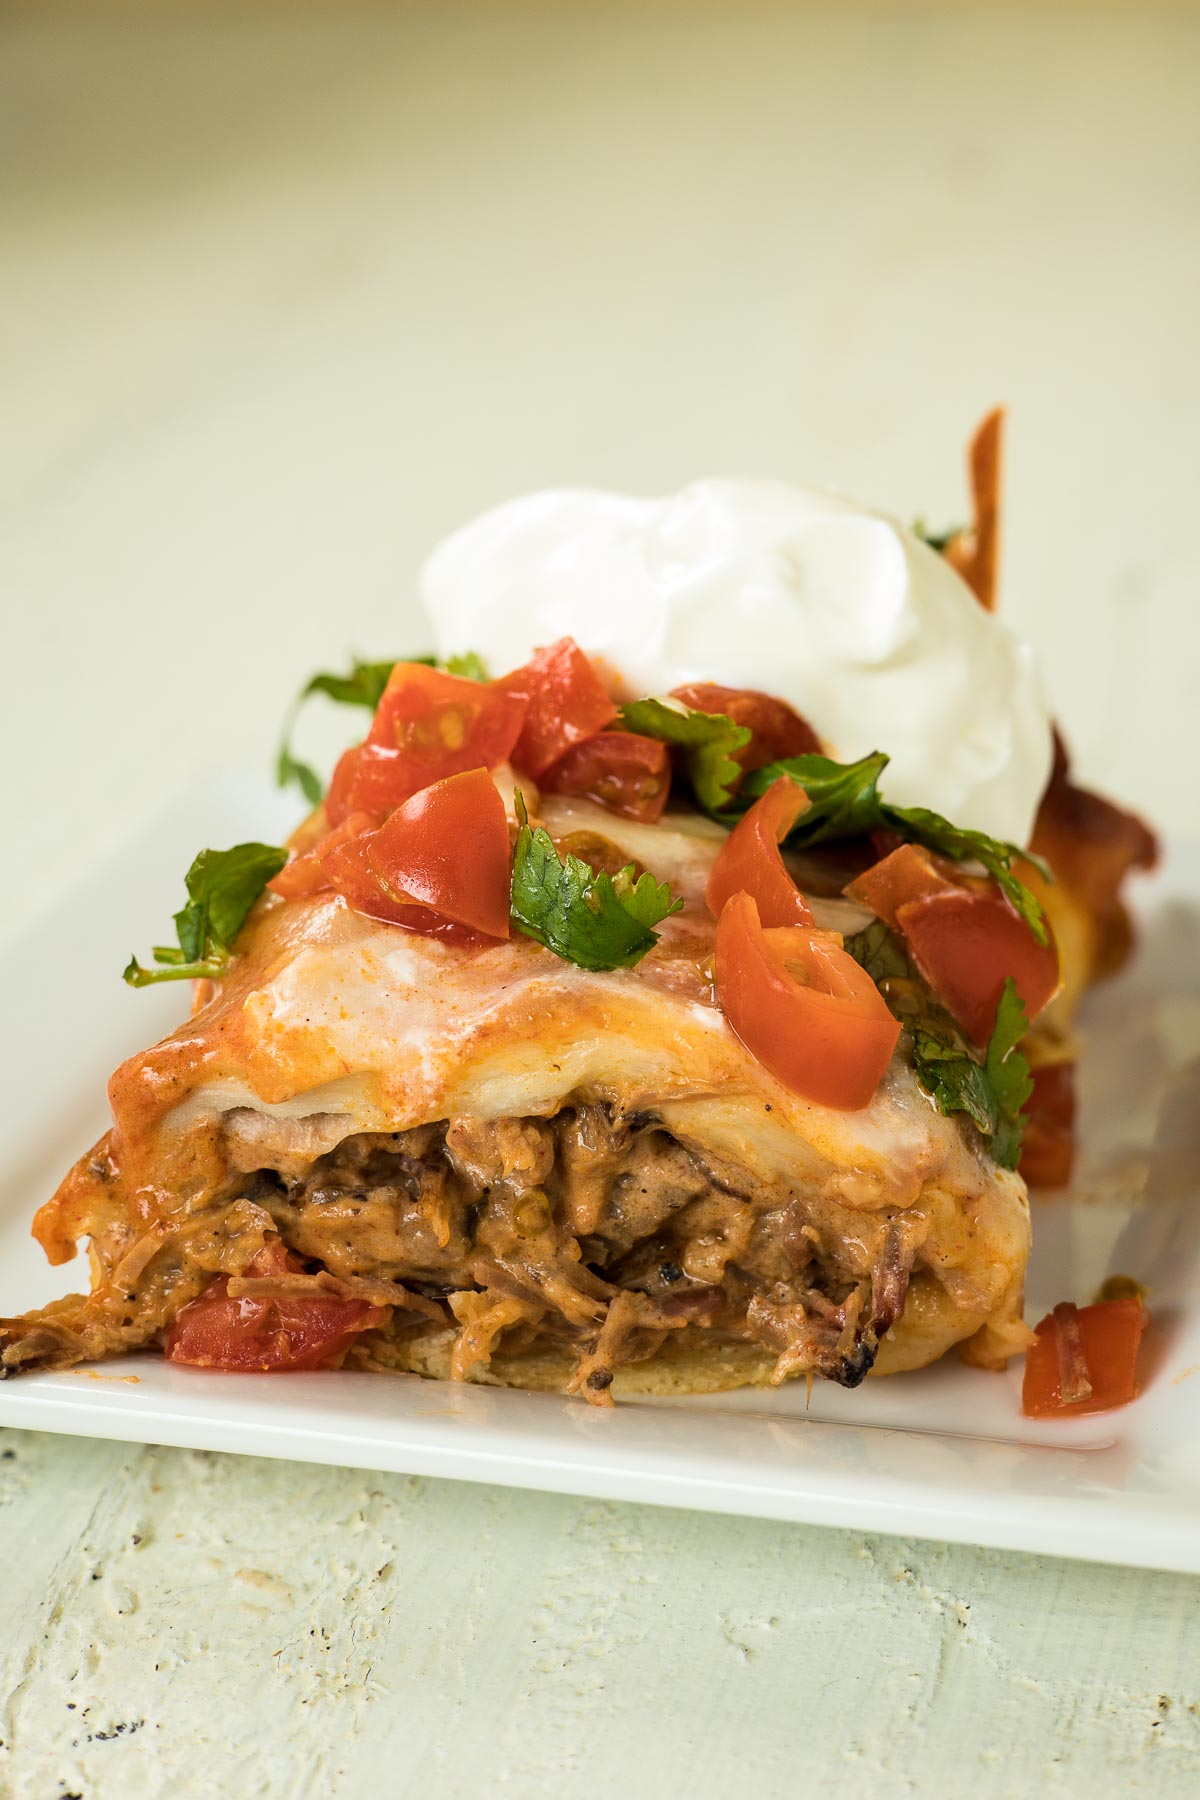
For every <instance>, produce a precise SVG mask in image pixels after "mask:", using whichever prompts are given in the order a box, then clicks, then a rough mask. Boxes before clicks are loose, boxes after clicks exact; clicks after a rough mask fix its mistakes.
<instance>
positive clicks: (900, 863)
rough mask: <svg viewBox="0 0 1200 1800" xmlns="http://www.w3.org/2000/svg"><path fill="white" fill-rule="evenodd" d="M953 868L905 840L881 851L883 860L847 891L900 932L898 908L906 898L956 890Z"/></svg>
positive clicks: (927, 851)
mask: <svg viewBox="0 0 1200 1800" xmlns="http://www.w3.org/2000/svg"><path fill="white" fill-rule="evenodd" d="M950 867H951V865H950V864H949V863H947V862H945V861H944V860H943V859H942V858H941V857H935V856H934V855H933V853H932V852H931V851H929V850H925V849H923V848H922V847H921V846H920V845H919V844H905V843H901V844H898V845H896V846H895V847H894V848H890V849H889V850H887V851H884V852H883V853H881V855H880V859H879V861H878V862H876V863H872V865H871V867H870V868H869V869H864V871H863V873H862V874H861V875H858V876H856V877H855V879H854V880H853V881H852V882H851V883H850V886H849V887H848V888H847V889H846V892H847V893H848V894H849V895H850V898H851V899H852V900H857V901H859V903H860V904H861V905H863V906H869V907H870V909H871V911H872V912H873V913H874V914H875V915H876V917H877V918H880V919H882V920H883V922H884V924H885V925H890V926H891V928H892V930H893V931H898V930H899V929H900V927H899V925H898V923H897V920H896V911H897V909H898V908H899V907H901V906H903V905H904V904H905V902H906V901H908V900H919V899H923V898H924V896H925V895H926V894H948V893H952V892H953V890H954V888H955V886H956V885H957V884H956V883H955V881H954V878H953V876H952V875H951V874H950Z"/></svg>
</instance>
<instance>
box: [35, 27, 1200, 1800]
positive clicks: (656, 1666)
mask: <svg viewBox="0 0 1200 1800" xmlns="http://www.w3.org/2000/svg"><path fill="white" fill-rule="evenodd" d="M1198 53H1200V26H1198V21H1197V19H1196V17H1195V16H1192V15H1188V14H1187V13H1186V12H1184V11H1177V12H1175V13H1163V14H1157V13H1155V14H1151V13H1148V12H1147V13H1143V12H1132V11H1131V12H1130V13H1128V14H1124V15H1123V14H1121V13H1119V12H1118V13H1105V14H1095V15H1092V14H1090V13H1088V12H1086V11H1083V10H1080V9H1069V10H1068V11H1066V12H1064V13H1062V14H1060V15H1056V16H1053V17H1045V16H1043V17H1038V16H1036V15H1035V14H1031V13H1024V12H1018V13H1016V14H1012V15H1000V14H997V15H995V16H993V15H990V14H988V13H987V12H976V11H973V10H972V11H971V12H970V13H969V14H965V15H959V14H954V13H943V12H939V11H937V10H935V11H932V12H922V13H919V14H918V13H914V14H913V15H911V16H910V15H908V14H905V13H901V12H898V11H895V10H892V9H884V10H883V11H874V10H872V11H864V12H862V13H858V12H855V11H853V10H851V9H847V8H838V9H836V10H835V9H830V10H829V11H828V12H825V11H821V10H813V11H806V10H803V9H800V10H796V11H789V10H788V9H785V8H776V9H767V10H765V11H763V12H761V13H760V12H758V11H753V10H751V9H746V8H735V7H732V6H731V7H730V8H728V9H727V10H726V11H725V12H723V13H722V12H721V11H719V10H717V11H712V10H705V11H701V12H697V13H695V14H690V13H688V12H686V11H685V10H683V9H668V10H666V11H662V12H658V11H647V12H643V11H640V10H639V9H637V8H624V9H621V8H616V9H612V10H609V11H604V10H595V11H593V10H587V11H582V10H581V11H578V12H576V11H574V10H572V9H552V10H549V11H546V12H537V11H528V10H525V11H515V10H514V11H508V10H506V9H504V8H497V7H489V8H484V9H482V11H480V12H479V13H476V14H467V13H459V12H458V11H450V10H448V9H432V10H428V11H422V10H420V9H401V10H399V11H387V10H371V11H366V12H362V13H357V12H354V11H352V10H347V9H344V8H340V7H339V8H336V9H330V10H329V11H328V12H321V11H307V10H306V11H304V12H299V13H296V14H294V15H293V14H290V13H285V12H284V11H282V10H278V11H277V10H275V9H268V10H267V11H264V12H261V13H260V12H254V11H246V12H243V13H240V14H239V13H223V14H221V15H220V16H215V17H205V16H203V14H202V13H200V12H199V11H197V12H189V11H187V10H177V9H166V10H163V9H155V10H154V11H153V12H149V11H147V12H144V13H143V12H139V11H137V10H136V9H135V10H132V11H130V10H128V9H125V10H122V11H119V12H113V13H112V14H108V13H106V12H105V11H104V9H96V8H91V9H88V10H87V11H86V12H83V11H81V12H79V13H77V14H71V13H63V12H56V13H55V14H53V15H46V14H43V13H41V12H36V13H35V12H28V13H23V12H20V11H18V12H15V13H13V12H9V13H6V14H5V15H4V16H3V18H2V19H0V143H2V145H3V149H2V151H0V183H2V186H3V199H2V202H0V205H2V214H0V234H2V236H0V266H2V269H3V275H2V277H0V319H2V321H3V332H2V333H0V365H2V370H3V375H2V385H0V392H3V395H4V405H3V409H2V411H0V557H2V563H0V595H2V600H3V617H4V625H5V647H6V652H7V655H6V659H5V677H6V679H5V684H4V685H5V697H4V706H3V708H2V709H0V732H2V733H3V741H2V743H0V754H2V761H3V767H4V770H5V778H6V788H5V797H6V830H5V840H6V841H5V845H4V854H5V857H6V858H7V859H8V860H7V863H6V869H7V876H8V878H7V879H6V880H5V881H4V883H3V884H2V888H0V892H2V896H3V898H2V904H3V920H2V931H3V935H4V937H5V939H9V938H11V937H12V936H13V935H14V934H16V933H17V932H18V931H19V930H20V929H21V927H22V926H23V925H24V924H26V923H27V922H28V921H29V920H31V919H32V918H34V917H35V916H36V915H37V914H38V913H39V912H40V911H41V910H42V909H43V908H44V907H45V906H46V905H47V904H48V903H49V902H50V901H52V899H53V898H54V896H55V895H56V894H57V893H58V892H60V891H61V890H62V889H63V888H64V887H66V886H67V885H69V884H70V883H71V882H72V881H73V880H74V879H75V878H76V877H77V874H78V871H79V870H80V869H81V868H82V867H85V866H86V864H87V862H88V860H89V858H91V857H93V856H94V855H96V854H98V853H100V852H101V851H102V850H104V849H105V848H106V847H107V846H109V845H110V844H111V843H112V841H113V840H114V838H115V837H119V836H120V835H121V834H123V833H125V832H127V831H130V830H132V829H133V828H134V827H136V826H137V825H138V824H140V823H143V822H144V821H145V820H146V819H148V818H149V817H150V816H151V815H152V814H153V813H154V812H156V811H157V810H158V809H159V808H160V807H161V806H162V805H163V804H164V803H165V802H166V801H167V800H168V799H169V798H170V797H171V796H172V795H173V794H174V793H176V792H178V791H179V790H180V789H181V788H182V786H183V785H184V783H185V782H186V780H187V779H188V778H189V777H190V776H191V775H192V774H194V772H195V771H196V770H197V769H198V768H201V767H203V766H205V765H208V764H212V763H224V764H230V763H232V764H240V765H253V764H255V763H260V764H261V763H264V762H265V761H266V759H267V758H268V757H269V756H270V754H271V749H272V746H273V743H274V739H275V733H276V731H277V728H278V722H279V719H280V715H281V711H282V709H283V706H284V705H285V703H286V700H287V698H288V696H289V695H290V694H291V692H292V691H293V690H294V688H295V687H296V685H297V684H298V683H299V681H300V680H301V678H302V677H304V676H305V675H306V674H307V673H308V672H309V671H310V670H311V669H313V668H315V667H318V666H320V665H322V664H328V663H330V662H331V661H336V660H338V659H340V658H341V657H342V655H343V654H344V652H345V650H346V649H347V648H348V647H351V646H353V647H355V648H359V649H362V650H367V651H373V652H374V653H375V654H384V653H386V652H388V651H392V652H395V651H397V650H403V649H406V648H412V647H413V646H414V643H415V639H416V636H417V635H418V634H419V626H418V625H417V623H416V620H415V616H414V613H413V609H412V603H411V590H412V578H413V573H414V570H415V567H416V564H417V561H418V559H419V557H420V555H421V554H422V552H423V551H424V550H425V549H427V548H428V546H429V545H430V544H431V543H432V542H433V540H434V539H435V538H436V537H437V536H438V535H440V534H441V533H442V532H443V531H444V530H445V529H447V528H448V527H449V526H451V525H452V524H453V523H455V522H456V521H457V520H458V519H460V518H462V517H463V516H465V515H466V514H468V513H470V512H472V511H474V510H476V509H477V508H479V507H480V506H482V505H485V504H487V503H488V502H490V501H492V500H495V499H498V498H500V497H502V496H504V495H506V494H508V493H511V492H513V491H515V490H518V489H520V488H524V487H531V486H539V485H545V484H547V483H552V482H562V481H594V482H597V483H601V484H609V485H617V486H627V487H631V488H635V489H643V490H653V489H656V488H666V487H669V486H676V485H678V484H679V483H680V482H681V481H683V480H685V479H687V478H689V477H690V476H693V475H697V474H702V473H712V472H726V471H729V472H733V471H742V470H745V471H777V472H783V473H790V474H794V475H796V476H798V477H800V478H802V479H807V480H809V481H814V482H819V483H825V484H828V485H834V486H842V487H844V488H846V489H848V490H851V491H856V492H858V493H860V494H862V495H863V496H865V497H867V498H870V499H873V500H875V501H877V502H879V503H881V504H885V505H889V506H891V507H892V508H894V509H895V510H897V511H899V512H901V513H905V514H914V513H918V512H923V513H925V514H926V515H927V516H929V517H931V518H933V519H936V520H939V521H943V520H945V521H949V520H952V519H953V518H954V517H955V516H956V515H957V514H958V513H960V512H961V509H962V505H963V493H962V486H961V474H960V467H959V445H960V443H961V441H962V440H963V438H964V437H965V434H966V432H967V430H968V429H969V427H970V425H971V424H972V423H973V421H974V419H975V417H976V416H977V415H978V414H980V413H981V412H982V411H983V410H984V409H985V408H986V406H988V405H989V404H991V403H992V402H993V401H994V400H996V399H1005V400H1007V401H1009V402H1010V404H1011V406H1012V428H1011V439H1010V444H1011V464H1010V468H1011V480H1010V485H1009V500H1010V504H1009V511H1008V525H1009V531H1008V539H1007V543H1006V547H1005V602H1004V603H1005V606H1006V608H1007V610H1008V612H1009V613H1010V615H1011V616H1012V617H1013V618H1014V619H1015V620H1016V622H1017V623H1018V624H1019V625H1021V626H1022V627H1023V628H1025V629H1026V630H1028V631H1030V632H1031V633H1032V634H1034V635H1036V637H1037V640H1038V642H1039V644H1040V646H1041V647H1042V650H1043V652H1044V659H1045V665H1046V670H1047V678H1048V681H1049V685H1050V688H1051V691H1052V693H1053V696H1054V700H1055V704H1056V707H1057V709H1058V712H1059V714H1060V716H1061V717H1062V718H1063V719H1064V721H1065V724H1066V727H1067V729H1068V732H1069V734H1070V736H1071V739H1072V741H1073V743H1074V745H1075V748H1076V752H1077V755H1078V759H1079V762H1080V764H1081V766H1082V767H1083V768H1084V769H1085V771H1086V772H1087V774H1088V775H1089V776H1090V777H1091V778H1092V779H1094V780H1095V781H1096V782H1097V783H1099V784H1106V785H1109V786H1110V787H1112V788H1113V789H1115V790H1117V791H1119V792H1120V793H1122V794H1124V795H1125V796H1126V797H1127V798H1128V799H1130V800H1131V801H1134V802H1136V803H1139V804H1141V805H1143V806H1144V807H1145V808H1146V809H1147V810H1148V811H1150V812H1151V813H1153V815H1154V816H1155V817H1156V818H1157V819H1158V820H1159V821H1160V822H1161V823H1162V824H1163V825H1164V826H1165V827H1166V828H1167V829H1168V830H1171V831H1175V832H1180V833H1183V832H1187V831H1189V830H1190V831H1194V828H1195V821H1194V787H1193V778H1192V774H1191V757H1190V754H1189V755H1186V756H1185V755H1182V754H1180V746H1179V737H1180V723H1179V722H1180V721H1181V720H1184V719H1190V718H1191V717H1192V716H1193V715H1194V706H1195V693H1196V690H1197V682H1198V679H1200V670H1198V668H1197V662H1198V655H1200V637H1198V634H1197V617H1198V614H1197V609H1196V606H1195V594H1196V591H1197V582H1198V578H1200V523H1198V513H1197V508H1196V504H1195V490H1196V469H1195V455H1194V444H1195V419H1196V416H1197V412H1198V409H1200V355H1198V351H1197V341H1196V334H1195V318H1196V310H1197V300H1198V297H1200V296H1198V287H1200V229H1198V226H1197V209H1196V196H1197V178H1198V175H1200V116H1198V114H1197V109H1196V107H1195V104H1194V94H1195V85H1196V75H1197V66H1198V63H1197V58H1198ZM309 729H310V730H311V731H312V733H313V738H312V747H313V748H314V749H315V750H316V751H317V752H318V753H319V752H320V750H321V749H323V748H328V745H322V744H321V743H320V733H321V730H322V729H323V725H322V722H320V721H314V722H313V723H312V725H311V726H310V728H309ZM331 729H332V728H331ZM332 742H333V739H332V737H331V738H330V739H329V743H330V744H332ZM69 956H70V946H69V945H64V963H65V964H68V963H69ZM56 978H61V972H59V973H58V974H57V975H56ZM104 1073H105V1071H99V1070H98V1071H97V1077H98V1079H100V1078H102V1076H103V1074H104ZM8 1123H9V1125H10V1128H11V1129H16V1128H19V1121H10V1122H8ZM77 1148H78V1146H77V1145H75V1144H74V1143H73V1142H72V1143H66V1142H64V1146H63V1159H64V1163H65V1162H66V1161H67V1160H68V1158H69V1156H70V1155H71V1154H73V1153H74V1152H75V1150H76V1149H77ZM0 1522H2V1529H3V1539H2V1542H3V1559H2V1563H3V1573H2V1574H0V1706H2V1710H0V1794H2V1795H4V1796H13V1800H55V1797H56V1796H58V1797H62V1796H67V1795H72V1794H75V1795H81V1796H87V1797H88V1800H138V1797H140V1796H147V1797H151V1800H157V1796H160V1795H164V1794H171V1795H178V1796H185V1795H197V1796H208V1795H214V1794H215V1795H230V1796H235V1797H240V1796H242V1795H245V1794H251V1793H261V1794H268V1795H270V1796H272V1800H275V1797H277V1796H287V1795H309V1794H337V1795H345V1796H354V1797H356V1796H358V1795H365V1794H368V1793H370V1794H374V1793H384V1794H400V1793H404V1794H407V1793H412V1794H417V1793H421V1794H435V1795H437V1796H439V1797H440V1796H456V1795H460V1794H461V1795H468V1794H470V1795H472V1796H476V1795H479V1794H492V1793H504V1792H512V1793H517V1794H522V1795H529V1796H540V1795H543V1794H545V1795H554V1796H556V1797H557V1796H576V1795H578V1796H591V1795H595V1794H600V1793H604V1792H607V1791H609V1790H611V1789H613V1788H614V1787H616V1788H617V1789H619V1790H621V1791H624V1792H627V1793H630V1794H632V1795H635V1796H639V1797H640V1796H642V1795H654V1796H658V1795H672V1796H673V1795H676V1794H683V1793H687V1794H689V1795H696V1796H700V1797H701V1800H707V1797H709V1796H712V1797H714V1800H715V1797H716V1796H726V1795H730V1794H740V1793H750V1792H758V1793H762V1794H765V1795H771V1796H773V1795H785V1794H787V1795H790V1794H792V1793H794V1792H795V1791H797V1788H798V1787H799V1786H800V1785H801V1784H803V1786H804V1787H806V1788H809V1787H817V1786H826V1785H828V1784H829V1783H830V1782H832V1781H835V1780H838V1779H841V1780H844V1781H847V1782H849V1783H851V1784H853V1786H854V1788H855V1789H856V1791H858V1792H860V1793H867V1794H874V1793H883V1792H885V1791H887V1792H897V1793H916V1794H928V1795H932V1796H938V1795H942V1794H945V1793H947V1792H951V1791H959V1790H960V1789H962V1790H966V1791H970V1792H973V1793H974V1794H978V1795H983V1796H1009V1795H1012V1796H1027V1795H1030V1794H1040V1793H1049V1794H1059V1793H1061V1794H1064V1795H1075V1794H1088V1795H1104V1796H1107V1795H1111V1794H1126V1793H1140V1792H1153V1793H1154V1794H1156V1795H1159V1796H1161V1795H1181V1796H1182V1795H1192V1794H1195V1793H1196V1792H1200V1609H1198V1605H1197V1602H1198V1600H1200V1586H1198V1584H1197V1583H1196V1582H1195V1581H1192V1580H1186V1579H1182V1578H1176V1577H1174V1576H1168V1575H1154V1574H1145V1573H1135V1572H1131V1571H1120V1570H1111V1569H1097V1568H1092V1567H1088V1566H1085V1565H1073V1564H1068V1563H1061V1562H1052V1561H1047V1560H1039V1559H1036V1558H1029V1557H1020V1556H1002V1555H997V1554H993V1553H990V1552H984V1551H973V1550H970V1549H946V1548H944V1547H939V1546H937V1545H935V1544H928V1543H908V1542H901V1541H895V1540H887V1539H875V1538H871V1539H864V1538H862V1537H859V1536H855V1535H852V1534H849V1533H838V1532H834V1531H818V1530H804V1529H796V1528H792V1527H784V1526H777V1525H773V1524H768V1523H759V1522H754V1521H748V1520H737V1519H723V1518H719V1517H705V1516H700V1515H688V1514H684V1513H678V1512H668V1511H654V1510H651V1509H644V1508H636V1507H626V1506H616V1505H609V1504H602V1503H599V1502H588V1501H575V1500H566V1499H559V1498H552V1497H548V1496H542V1495H537V1494H523V1493H519V1492H506V1491H503V1490H499V1489H492V1488H486V1487H469V1486H453V1485H449V1484H444V1483H438V1482H432V1481H425V1480H407V1479H404V1478H401V1477H392V1476H378V1477H376V1476H371V1475H364V1474H362V1473H361V1472H355V1471H345V1472H343V1471H338V1470H333V1469H320V1468H308V1467H303V1466H297V1465H290V1464H282V1463H277V1464H272V1463H267V1462H256V1461H254V1460H251V1459H238V1458H229V1457H219V1456H211V1455H200V1454H191V1453H188V1452H182V1451H166V1450H159V1449H144V1450H143V1449H136V1448H129V1447H127V1446H121V1445H117V1444H111V1443H104V1442H88V1441H83V1440H78V1441H70V1440H67V1439H54V1438H50V1437H39V1436H28V1435H24V1434H21V1433H14V1432H8V1433H0Z"/></svg>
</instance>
